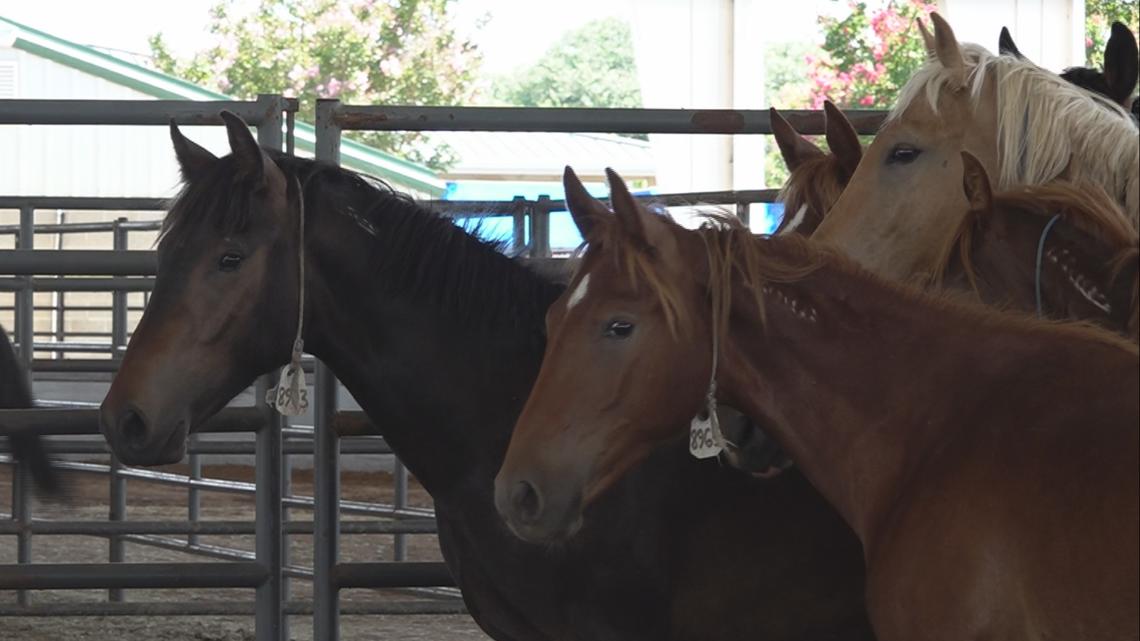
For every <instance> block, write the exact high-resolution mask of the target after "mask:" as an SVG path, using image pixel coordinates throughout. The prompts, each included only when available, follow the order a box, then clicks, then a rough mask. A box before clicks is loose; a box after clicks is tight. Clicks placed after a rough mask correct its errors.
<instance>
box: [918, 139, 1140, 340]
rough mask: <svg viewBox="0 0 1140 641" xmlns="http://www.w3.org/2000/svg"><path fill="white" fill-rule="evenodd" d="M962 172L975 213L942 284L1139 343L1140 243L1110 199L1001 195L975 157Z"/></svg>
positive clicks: (1091, 190)
mask: <svg viewBox="0 0 1140 641" xmlns="http://www.w3.org/2000/svg"><path fill="white" fill-rule="evenodd" d="M962 163H963V165H964V167H965V175H964V177H963V189H964V190H965V193H966V198H967V200H969V202H970V212H969V213H968V214H967V216H966V218H965V220H964V221H963V222H962V227H961V229H960V230H959V233H958V235H957V237H956V238H955V239H954V240H953V242H952V243H950V244H948V245H947V247H946V250H945V252H944V255H945V260H944V263H943V264H944V265H945V267H944V268H943V269H942V270H940V272H941V273H940V274H939V276H938V279H937V280H938V281H940V282H938V284H939V285H942V286H947V287H957V288H962V289H969V290H971V291H973V292H975V293H976V294H977V295H978V298H979V299H980V300H981V301H982V302H984V303H986V304H987V305H994V306H998V307H1006V308H1012V309H1020V310H1024V311H1035V312H1036V313H1037V314H1038V315H1039V316H1043V317H1046V318H1055V319H1074V320H1076V319H1079V320H1087V321H1090V322H1093V323H1096V324H1097V325H1100V326H1102V327H1104V328H1105V329H1109V330H1111V331H1114V332H1119V333H1121V334H1125V335H1126V336H1128V337H1130V338H1131V339H1132V340H1133V341H1137V340H1140V336H1138V330H1140V316H1138V309H1137V282H1138V278H1140V275H1138V268H1140V265H1138V256H1140V240H1138V236H1137V234H1136V231H1135V230H1134V229H1132V227H1131V226H1129V225H1128V223H1127V222H1125V220H1124V217H1123V216H1121V214H1120V208H1119V207H1118V206H1117V205H1116V203H1114V202H1112V199H1111V198H1109V197H1108V195H1107V194H1105V193H1104V192H1103V191H1102V190H1100V189H1098V188H1096V187H1088V186H1085V187H1079V186H1076V185H1072V184H1069V183H1065V182H1062V181H1057V182H1054V183H1050V184H1048V185H1030V186H1025V187H1021V188H1016V189H1013V190H1010V191H1006V192H1003V193H999V194H994V193H993V188H992V187H991V185H990V181H989V176H987V175H986V170H985V169H984V168H983V167H982V165H981V163H980V162H978V160H977V159H976V158H974V157H973V156H971V155H970V154H969V153H968V152H962Z"/></svg>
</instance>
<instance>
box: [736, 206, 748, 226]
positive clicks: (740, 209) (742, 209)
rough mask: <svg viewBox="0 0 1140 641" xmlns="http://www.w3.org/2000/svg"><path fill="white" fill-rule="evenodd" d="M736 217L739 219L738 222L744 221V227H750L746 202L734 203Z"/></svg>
mask: <svg viewBox="0 0 1140 641" xmlns="http://www.w3.org/2000/svg"><path fill="white" fill-rule="evenodd" d="M736 217H737V218H739V219H740V222H742V223H744V226H745V227H749V228H751V227H752V216H751V214H750V213H749V210H748V203H745V202H738V203H736Z"/></svg>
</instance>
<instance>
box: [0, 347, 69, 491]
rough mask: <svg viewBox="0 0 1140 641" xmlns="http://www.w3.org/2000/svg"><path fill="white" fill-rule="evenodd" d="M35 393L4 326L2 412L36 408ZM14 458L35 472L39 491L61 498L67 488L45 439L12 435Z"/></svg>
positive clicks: (0, 387)
mask: <svg viewBox="0 0 1140 641" xmlns="http://www.w3.org/2000/svg"><path fill="white" fill-rule="evenodd" d="M32 405H33V403H32V392H31V388H30V386H29V385H28V377H27V374H26V373H25V372H24V368H23V366H22V365H20V361H19V360H17V359H16V352H15V350H13V349H12V343H11V342H9V340H8V333H7V332H5V331H4V328H3V327H0V409H25V408H29V407H32ZM8 444H9V445H10V446H11V449H12V457H13V458H14V459H16V461H17V462H19V463H20V464H21V465H26V466H27V469H28V470H29V471H30V472H31V475H32V482H33V483H34V484H35V487H36V489H37V490H38V491H40V492H43V493H45V494H48V495H58V494H60V492H61V491H62V489H63V483H62V481H61V480H60V477H59V470H57V469H56V468H55V467H54V466H52V464H51V461H50V460H48V457H47V450H45V449H44V442H43V439H42V438H40V436H39V435H38V434H21V435H19V436H9V437H8Z"/></svg>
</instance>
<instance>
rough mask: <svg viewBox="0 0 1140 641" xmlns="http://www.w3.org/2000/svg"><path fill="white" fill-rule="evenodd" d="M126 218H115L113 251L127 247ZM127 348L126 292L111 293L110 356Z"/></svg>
mask: <svg viewBox="0 0 1140 641" xmlns="http://www.w3.org/2000/svg"><path fill="white" fill-rule="evenodd" d="M125 222H127V219H126V218H117V219H116V220H115V223H114V228H113V229H112V230H111V234H112V247H113V248H114V250H115V251H120V252H121V251H126V250H127V247H128V242H127V229H126V228H125V227H123V223H125ZM126 349H127V292H125V291H115V292H112V293H111V358H122V357H123V352H124V351H125V350H126Z"/></svg>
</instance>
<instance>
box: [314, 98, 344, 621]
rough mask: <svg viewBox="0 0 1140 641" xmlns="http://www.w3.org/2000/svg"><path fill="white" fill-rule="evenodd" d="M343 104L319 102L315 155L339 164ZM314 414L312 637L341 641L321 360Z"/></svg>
mask: <svg viewBox="0 0 1140 641" xmlns="http://www.w3.org/2000/svg"><path fill="white" fill-rule="evenodd" d="M339 106H340V101H339V100H318V101H317V122H316V145H315V146H316V154H315V155H316V157H317V160H321V161H324V162H327V163H331V164H334V165H339V164H340V124H339V123H338V122H337V120H336V116H337V109H338V108H339ZM316 388H317V389H316V403H315V407H314V411H313V426H314V434H313V500H314V503H315V504H314V506H313V638H314V639H320V640H321V641H340V593H339V591H338V589H337V586H336V577H335V575H334V570H335V568H336V564H337V559H338V555H339V552H340V550H339V544H340V460H339V459H340V442H339V441H338V440H337V436H336V432H334V431H333V429H332V419H333V415H334V413H335V412H336V391H337V383H336V377H335V376H334V375H333V373H332V370H330V369H329V368H328V366H327V365H325V364H324V363H322V362H317V376H316Z"/></svg>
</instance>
